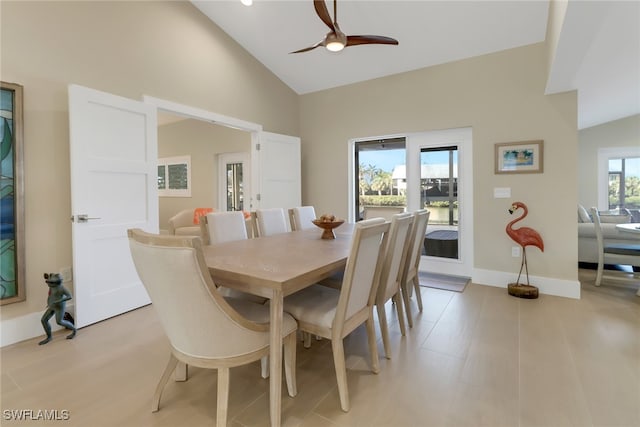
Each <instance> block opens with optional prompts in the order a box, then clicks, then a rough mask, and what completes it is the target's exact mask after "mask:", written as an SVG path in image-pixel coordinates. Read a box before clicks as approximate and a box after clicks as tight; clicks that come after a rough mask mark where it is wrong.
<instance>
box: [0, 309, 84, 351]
mask: <svg viewBox="0 0 640 427" xmlns="http://www.w3.org/2000/svg"><path fill="white" fill-rule="evenodd" d="M66 311H68V312H69V313H71V315H72V316H73V313H74V307H73V304H67V306H66ZM43 313H44V310H42V312H36V313H29V314H25V315H24V316H20V317H14V318H13V319H7V320H3V321H1V322H0V347H5V346H8V345H11V344H15V343H17V342H20V341H26V340H30V339H32V338H36V337H42V338H43V339H44V337H45V332H44V329H43V328H42V324H41V323H40V319H41V318H42V314H43ZM49 325H51V331H52V332H55V331H59V330H60V329H63V328H62V326H60V325H58V324H57V323H56V319H55V317H52V318H51V319H49Z"/></svg>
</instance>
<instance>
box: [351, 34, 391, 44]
mask: <svg viewBox="0 0 640 427" xmlns="http://www.w3.org/2000/svg"><path fill="white" fill-rule="evenodd" d="M359 44H393V45H397V44H399V43H398V40H396V39H392V38H391V37H385V36H347V46H355V45H359Z"/></svg>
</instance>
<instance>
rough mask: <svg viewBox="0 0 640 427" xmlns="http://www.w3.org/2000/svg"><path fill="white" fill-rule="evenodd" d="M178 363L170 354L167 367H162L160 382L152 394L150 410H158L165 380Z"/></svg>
mask: <svg viewBox="0 0 640 427" xmlns="http://www.w3.org/2000/svg"><path fill="white" fill-rule="evenodd" d="M177 364H178V359H176V357H175V356H174V355H173V354H171V356H170V357H169V363H167V367H166V368H164V372H163V374H162V377H161V378H160V382H158V386H157V387H156V392H155V394H154V395H153V401H152V403H151V412H158V409H159V408H160V397H162V391H163V390H164V386H165V385H167V381H169V378H170V377H171V374H172V373H173V371H175V370H176V365H177Z"/></svg>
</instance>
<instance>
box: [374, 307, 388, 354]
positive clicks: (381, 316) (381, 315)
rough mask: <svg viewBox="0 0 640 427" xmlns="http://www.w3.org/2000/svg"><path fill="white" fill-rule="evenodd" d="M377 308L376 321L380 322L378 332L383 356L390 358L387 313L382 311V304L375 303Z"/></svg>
mask: <svg viewBox="0 0 640 427" xmlns="http://www.w3.org/2000/svg"><path fill="white" fill-rule="evenodd" d="M376 309H377V310H378V322H379V323H380V334H381V335H382V344H383V345H384V357H386V358H387V359H391V345H390V344H389V326H388V325H387V314H386V313H385V312H384V305H383V304H376Z"/></svg>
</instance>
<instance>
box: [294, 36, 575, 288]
mask: <svg viewBox="0 0 640 427" xmlns="http://www.w3.org/2000/svg"><path fill="white" fill-rule="evenodd" d="M546 58H547V57H546V46H545V45H544V44H536V45H532V46H527V47H522V48H517V49H512V50H508V51H503V52H499V53H495V54H491V55H484V56H480V57H476V58H472V59H467V60H462V61H458V62H455V63H450V64H445V65H441V66H435V67H430V68H425V69H421V70H417V71H412V72H408V73H404V74H399V75H395V76H390V77H385V78H381V79H376V80H372V81H368V82H364V83H359V84H353V85H349V86H345V87H341V88H336V89H332V90H327V91H323V92H318V93H313V94H308V95H304V96H302V97H301V104H300V108H301V113H300V121H301V122H300V123H301V125H300V130H301V134H300V136H301V138H302V153H303V157H302V162H303V164H302V171H303V176H302V182H303V189H302V194H303V203H305V204H313V205H315V206H320V207H321V210H322V211H323V212H325V211H326V212H333V213H335V214H336V215H339V216H345V215H347V206H348V200H347V198H348V197H347V186H346V185H345V184H346V182H347V179H348V176H347V167H348V165H347V141H348V140H349V139H350V138H359V137H367V136H381V135H389V134H398V133H403V132H422V131H429V130H438V129H449V128H458V127H466V126H471V127H472V128H473V144H472V145H473V168H474V171H473V185H474V213H473V217H474V224H475V231H474V242H475V246H474V252H475V266H474V267H475V269H476V270H488V271H499V272H514V271H515V272H516V274H517V271H518V269H519V267H520V262H519V261H520V260H519V258H513V257H511V246H513V244H514V243H513V242H512V241H511V240H510V239H509V238H508V236H507V235H506V233H505V231H504V230H505V226H506V223H507V222H508V221H510V220H511V219H512V217H511V216H510V215H509V214H508V212H507V209H508V208H509V207H510V204H509V203H510V202H511V201H516V200H520V201H522V202H525V203H526V204H527V205H528V206H529V208H530V213H529V217H528V218H527V220H526V225H528V226H531V227H533V228H535V229H537V230H538V231H539V232H540V234H541V235H542V237H543V239H544V241H545V252H544V253H540V251H538V250H537V249H536V248H532V249H530V250H529V251H528V254H529V257H528V261H529V268H530V270H529V271H530V273H531V274H534V275H537V276H543V277H550V278H555V279H563V280H569V281H571V280H574V281H575V280H577V231H576V227H575V206H576V200H577V160H576V158H577V143H578V137H577V125H576V123H577V99H576V93H575V92H570V93H565V94H559V95H551V96H545V95H544V88H545V84H546V69H547V65H546V62H547V60H546ZM531 139H542V140H544V173H542V174H523V175H511V176H505V175H496V174H494V144H495V143H498V142H507V141H522V140H531ZM495 187H510V188H511V194H512V198H511V199H494V198H493V189H494V188H495ZM503 285H504V286H506V283H504V284H503Z"/></svg>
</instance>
